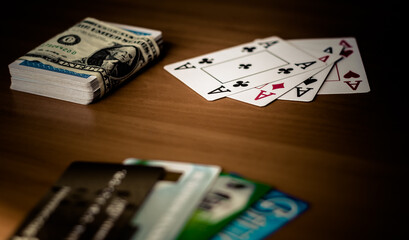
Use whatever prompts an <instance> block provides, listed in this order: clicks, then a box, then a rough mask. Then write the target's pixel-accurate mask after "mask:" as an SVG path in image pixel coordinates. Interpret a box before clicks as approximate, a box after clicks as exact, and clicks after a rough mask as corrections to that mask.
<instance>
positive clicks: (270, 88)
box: [228, 68, 322, 107]
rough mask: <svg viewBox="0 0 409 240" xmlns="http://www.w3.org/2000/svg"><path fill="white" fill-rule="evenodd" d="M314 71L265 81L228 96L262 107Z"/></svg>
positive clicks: (314, 71)
mask: <svg viewBox="0 0 409 240" xmlns="http://www.w3.org/2000/svg"><path fill="white" fill-rule="evenodd" d="M321 69H322V68H320V69H319V70H321ZM315 73H316V70H313V71H310V72H305V73H302V74H299V75H296V76H292V77H289V78H286V79H282V80H278V81H276V82H272V83H267V84H265V85H262V86H260V87H256V88H252V89H249V90H247V91H244V92H239V93H236V94H233V95H229V96H228V97H229V98H232V99H235V100H238V101H241V102H245V103H249V104H252V105H256V106H259V107H264V106H266V105H268V104H269V103H271V102H273V101H274V100H276V99H277V98H278V97H280V96H281V95H283V94H285V93H286V92H288V91H289V90H291V89H292V88H294V87H295V86H297V85H299V84H300V83H301V82H303V81H305V80H306V79H308V78H309V77H311V76H312V75H314V74H315Z"/></svg>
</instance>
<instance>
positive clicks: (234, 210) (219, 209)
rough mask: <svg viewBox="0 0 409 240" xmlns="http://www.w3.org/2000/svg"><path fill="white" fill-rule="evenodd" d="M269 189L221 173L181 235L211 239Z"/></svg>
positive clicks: (260, 184)
mask: <svg viewBox="0 0 409 240" xmlns="http://www.w3.org/2000/svg"><path fill="white" fill-rule="evenodd" d="M269 190H270V186H268V185H266V184H263V183H258V182H254V181H251V180H248V179H244V178H242V177H239V176H237V175H234V174H226V173H222V174H220V176H219V177H218V178H217V180H216V182H215V184H214V185H213V186H212V188H211V189H210V190H209V192H208V193H207V194H206V196H205V197H204V199H203V200H202V202H201V203H200V205H199V207H198V208H197V210H196V211H195V213H194V214H193V216H192V218H191V219H190V220H189V222H188V223H187V224H186V226H185V228H184V229H183V231H182V233H181V234H180V235H179V237H178V238H177V239H178V240H182V239H186V240H190V239H197V240H202V239H203V240H207V239H209V238H210V237H212V236H213V235H215V234H216V233H218V232H219V231H220V230H222V229H223V228H224V226H226V225H227V224H228V223H229V222H230V221H232V220H233V219H235V218H236V217H237V216H238V215H239V214H240V213H241V212H243V211H244V210H246V209H247V208H248V207H250V206H251V205H252V204H253V203H254V202H255V201H257V200H258V199H259V198H260V197H261V196H263V195H264V194H265V193H267V191H269Z"/></svg>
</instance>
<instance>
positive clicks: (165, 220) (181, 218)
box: [125, 158, 220, 240]
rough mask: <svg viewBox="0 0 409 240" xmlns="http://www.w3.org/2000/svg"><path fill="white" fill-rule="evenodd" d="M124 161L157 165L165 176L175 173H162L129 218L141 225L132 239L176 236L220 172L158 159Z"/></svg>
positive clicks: (206, 166) (218, 168) (204, 167)
mask: <svg viewBox="0 0 409 240" xmlns="http://www.w3.org/2000/svg"><path fill="white" fill-rule="evenodd" d="M125 164H131V165H134V164H138V165H147V166H159V167H163V168H164V169H166V172H167V175H168V174H169V173H173V175H177V177H176V178H174V179H173V180H169V179H168V178H167V177H166V176H165V178H164V179H163V180H161V181H159V182H157V183H156V185H155V187H154V188H153V189H152V192H151V193H150V195H149V196H148V197H147V199H146V201H145V202H144V204H143V205H142V206H141V208H140V210H139V211H138V213H137V214H136V215H135V216H134V217H133V219H132V222H133V223H134V225H137V226H140V228H139V229H138V232H136V234H135V235H134V236H132V238H131V239H133V240H137V239H141V240H149V239H161V240H165V239H169V240H171V239H175V238H176V236H177V235H178V234H179V232H180V231H181V230H182V228H183V226H184V225H185V223H186V222H187V221H188V220H189V217H190V216H191V215H192V213H193V212H194V210H195V209H196V206H197V205H198V204H199V202H200V201H201V200H202V198H203V196H204V195H205V194H206V192H207V191H208V189H209V188H210V186H211V185H212V184H213V183H214V181H215V180H216V178H217V177H218V176H219V173H220V167H218V166H213V165H200V164H192V163H180V162H171V161H161V160H138V159H134V158H129V159H126V160H125Z"/></svg>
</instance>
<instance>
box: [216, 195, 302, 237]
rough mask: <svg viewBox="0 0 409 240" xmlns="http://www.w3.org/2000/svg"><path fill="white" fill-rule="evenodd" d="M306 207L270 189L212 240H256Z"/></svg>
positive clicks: (270, 232)
mask: <svg viewBox="0 0 409 240" xmlns="http://www.w3.org/2000/svg"><path fill="white" fill-rule="evenodd" d="M307 208H308V204H307V203H306V202H304V201H302V200H300V199H297V198H294V197H292V196H289V195H288V194H285V193H283V192H280V191H277V190H271V191H270V192H268V193H267V194H266V195H264V196H263V197H262V198H261V199H260V200H259V201H257V202H256V203H255V204H253V205H252V206H251V207H250V208H249V209H248V210H247V211H245V212H244V213H242V214H241V215H240V216H239V217H238V218H236V219H235V220H233V221H232V222H231V223H230V224H229V225H227V226H226V227H225V228H224V229H223V230H222V231H221V232H219V233H218V234H217V235H215V236H214V237H213V238H212V240H225V239H229V240H258V239H264V238H266V237H267V236H268V235H270V234H272V233H273V232H275V231H277V230H278V229H279V228H281V227H282V226H284V225H285V224H286V223H288V222H289V221H291V220H292V219H294V218H296V217H297V216H298V215H300V214H301V213H303V212H304V211H305V210H306V209H307Z"/></svg>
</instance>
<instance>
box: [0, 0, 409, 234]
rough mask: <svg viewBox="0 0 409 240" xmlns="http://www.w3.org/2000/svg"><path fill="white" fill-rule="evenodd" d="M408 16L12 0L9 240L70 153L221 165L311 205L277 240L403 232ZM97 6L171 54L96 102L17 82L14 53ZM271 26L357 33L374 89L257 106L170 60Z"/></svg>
mask: <svg viewBox="0 0 409 240" xmlns="http://www.w3.org/2000/svg"><path fill="white" fill-rule="evenodd" d="M394 11H395V9H394ZM398 15H399V14H395V13H394V12H392V8H389V7H388V6H376V5H374V4H373V5H371V8H370V9H369V8H368V4H365V3H359V2H349V1H346V2H342V3H337V4H335V2H332V1H323V0H322V1H312V2H311V1H295V0H292V1H267V0H266V1H261V0H253V1H216V0H213V1H184V0H178V1H131V0H122V1H107V0H103V1H98V2H95V1H84V0H82V1H70V2H66V1H58V2H54V1H45V2H41V3H39V2H38V1H31V2H29V3H24V4H21V3H17V2H15V3H11V6H10V7H8V10H7V13H6V14H4V15H2V21H1V24H2V27H1V29H2V46H6V47H5V48H4V49H3V51H2V55H1V65H0V66H1V72H0V74H1V81H0V101H1V104H0V143H1V144H0V239H5V238H7V237H8V236H10V234H11V233H12V232H13V231H14V229H15V228H16V227H17V226H18V224H19V223H20V221H21V220H22V219H23V218H24V216H25V214H27V212H28V211H29V210H30V209H31V208H32V207H33V206H34V205H35V204H36V203H37V201H39V199H40V198H41V197H42V196H43V194H45V193H46V192H47V190H48V189H49V187H50V186H51V185H52V184H53V182H54V181H55V180H56V179H57V178H58V176H59V175H60V174H61V173H62V171H63V170H64V169H65V168H66V167H67V166H68V164H70V163H71V162H72V161H76V160H86V161H102V162H118V163H119V162H122V161H123V160H124V159H125V158H128V157H140V158H146V159H163V160H172V161H181V162H194V163H204V164H217V165H220V166H222V167H223V168H224V170H226V171H232V172H237V173H240V174H242V175H244V176H245V177H247V178H250V179H254V180H258V181H262V182H265V183H268V184H271V185H272V186H275V187H277V188H278V189H280V190H282V191H285V192H287V193H289V194H292V195H294V196H297V197H299V198H301V199H304V200H306V201H308V202H309V203H310V209H309V210H308V211H307V212H306V213H305V214H303V215H302V216H301V217H300V218H298V219H296V220H295V221H293V222H291V223H290V224H288V225H287V226H285V227H284V228H282V229H280V230H279V231H278V232H276V233H275V234H273V235H272V236H270V238H269V239H351V238H353V239H394V237H396V236H398V234H399V233H401V232H403V217H404V216H406V214H407V213H408V211H407V208H406V207H405V204H406V202H407V200H408V199H407V194H406V190H407V189H408V185H407V183H408V163H407V157H406V158H405V157H404V156H405V152H406V151H404V147H405V145H404V139H406V138H407V135H406V133H407V126H406V125H407V122H408V121H407V117H405V116H404V112H405V110H406V109H407V97H405V95H404V91H403V90H402V88H400V87H396V85H392V84H386V83H390V82H391V81H396V80H397V79H401V78H399V77H400V76H399V74H397V75H396V76H394V75H392V73H391V72H390V71H386V70H385V69H388V68H387V65H386V64H388V63H391V62H393V61H392V60H391V59H394V58H393V57H394V56H393V55H391V54H390V53H391V51H390V50H391V48H390V47H388V46H393V45H390V44H391V42H390V41H389V40H390V38H388V37H387V36H392V35H390V34H391V33H393V31H392V30H391V28H390V26H391V25H394V23H396V22H398V20H399V19H397V16H398ZM87 16H91V17H95V18H98V19H100V20H106V21H111V22H118V23H123V24H128V25H135V26H143V27H148V28H154V29H159V30H161V31H163V36H164V40H165V49H164V51H163V57H162V58H161V59H159V60H158V61H157V62H156V63H155V64H154V65H152V66H151V67H149V68H148V69H146V70H145V71H143V72H142V73H141V74H139V75H138V76H137V77H136V78H135V79H133V80H132V81H129V82H128V83H127V84H125V85H124V86H122V87H121V88H120V89H118V90H117V91H115V92H114V93H113V94H111V95H110V96H108V97H106V98H105V99H103V100H101V101H99V102H97V103H94V104H91V105H88V106H82V105H77V104H73V103H69V102H64V101H59V100H54V99H49V98H45V97H40V96H35V95H31V94H25V93H21V92H16V91H12V90H10V89H9V86H10V76H9V73H8V67H7V65H8V64H9V63H11V62H12V61H13V60H14V59H16V58H18V57H19V56H21V55H23V54H24V53H25V52H27V51H29V50H30V49H32V48H34V47H35V46H37V45H39V44H41V43H42V42H43V41H45V40H46V39H48V38H50V37H52V36H53V35H55V34H57V33H59V32H61V31H63V30H64V29H66V28H68V27H69V26H71V25H73V24H74V23H76V22H78V21H79V20H81V19H83V18H85V17H87ZM272 35H277V36H280V37H282V38H283V39H293V38H322V37H343V36H354V37H356V39H357V41H358V44H359V48H360V51H361V55H362V58H363V61H364V64H365V68H366V71H367V75H368V78H369V83H370V86H371V92H370V93H367V94H356V95H327V96H318V97H317V98H316V99H315V100H314V101H313V102H311V103H298V102H289V101H276V102H274V103H272V104H270V105H268V106H267V107H264V108H259V107H255V106H251V105H247V104H244V103H240V102H237V101H234V100H231V99H222V100H218V101H214V102H207V101H206V100H204V99H203V98H202V97H200V96H199V95H197V94H196V93H195V92H193V91H192V90H190V89H189V88H188V87H186V86H185V85H184V84H183V83H181V82H180V81H179V80H177V79H176V78H174V77H173V76H171V75H170V74H169V73H167V72H166V71H165V70H164V69H163V67H164V66H165V65H167V64H170V63H173V62H176V61H179V60H183V59H186V58H190V57H194V56H197V55H200V54H205V53H209V52H212V51H216V50H220V49H223V48H226V47H231V46H234V45H238V44H241V43H244V42H248V41H252V40H254V39H255V38H262V37H267V36H272ZM374 38H375V39H376V41H374Z"/></svg>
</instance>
